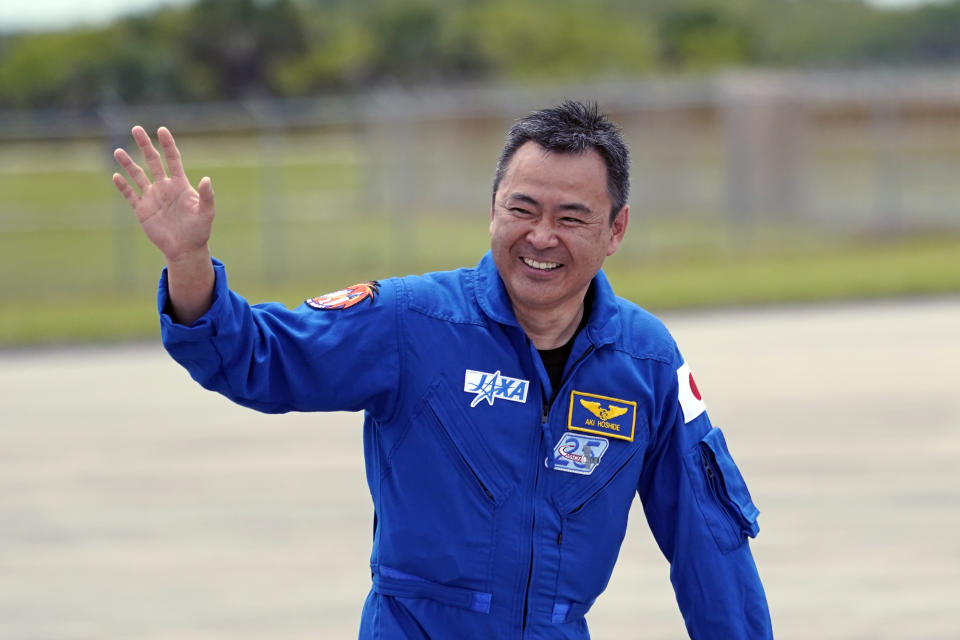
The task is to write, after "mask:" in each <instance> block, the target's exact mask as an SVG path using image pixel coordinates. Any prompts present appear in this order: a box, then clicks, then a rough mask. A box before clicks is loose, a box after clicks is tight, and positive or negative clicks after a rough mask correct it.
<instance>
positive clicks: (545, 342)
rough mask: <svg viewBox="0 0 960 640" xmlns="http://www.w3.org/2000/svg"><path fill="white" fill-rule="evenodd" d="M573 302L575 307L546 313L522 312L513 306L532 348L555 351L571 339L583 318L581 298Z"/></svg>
mask: <svg viewBox="0 0 960 640" xmlns="http://www.w3.org/2000/svg"><path fill="white" fill-rule="evenodd" d="M575 302H576V306H572V305H571V307H570V308H560V309H551V310H549V311H546V312H538V311H535V310H534V311H531V310H523V309H519V308H517V307H516V306H514V309H513V313H514V315H515V316H516V318H517V322H519V323H520V326H521V327H523V330H524V331H525V332H526V334H527V337H528V338H530V340H531V341H532V342H533V346H535V347H536V348H537V349H539V350H541V351H543V350H544V349H556V348H557V347H562V346H563V345H565V344H566V343H567V341H569V340H570V338H572V337H573V335H574V334H575V333H576V332H577V327H578V326H579V325H580V320H581V319H582V318H583V297H582V296H581V297H580V298H579V299H578V300H576V301H575Z"/></svg>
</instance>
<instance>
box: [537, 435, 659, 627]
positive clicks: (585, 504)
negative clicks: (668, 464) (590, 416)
mask: <svg viewBox="0 0 960 640" xmlns="http://www.w3.org/2000/svg"><path fill="white" fill-rule="evenodd" d="M645 431H646V430H645V429H640V428H639V425H638V429H637V434H638V437H637V438H636V439H635V441H634V442H625V441H622V440H611V441H610V444H609V449H608V450H607V451H606V453H605V454H604V456H603V458H602V459H601V461H600V463H599V464H598V465H597V467H596V469H594V471H593V473H592V474H590V475H589V476H586V475H577V474H573V473H567V472H563V471H559V470H556V469H553V470H550V471H548V473H550V474H551V481H552V483H553V484H554V487H555V489H554V492H553V502H554V506H555V508H556V509H557V511H558V514H559V516H560V533H559V536H558V538H557V544H558V545H559V547H560V559H559V567H558V581H557V602H558V603H562V604H561V605H559V606H560V607H561V609H562V611H563V612H564V615H563V616H560V617H562V618H566V617H567V615H568V612H567V609H566V607H570V608H571V609H570V610H571V611H572V610H578V611H580V615H582V612H585V611H586V609H588V608H589V606H590V605H591V604H592V603H593V600H594V598H596V597H597V595H599V593H600V592H601V591H603V589H604V588H605V587H606V584H607V580H608V578H609V576H610V572H611V571H612V570H613V565H614V563H615V562H616V559H617V555H618V553H619V550H620V544H621V543H622V542H623V536H624V532H625V531H626V526H627V514H628V513H629V511H630V505H631V504H632V503H633V499H634V496H635V495H636V490H637V480H638V478H639V476H640V467H641V465H642V461H643V453H642V451H643V449H644V443H643V442H642V441H639V440H641V439H642V438H641V437H639V436H640V434H641V433H644V432H645ZM578 607H579V609H578ZM555 613H557V612H555ZM558 615H559V614H558Z"/></svg>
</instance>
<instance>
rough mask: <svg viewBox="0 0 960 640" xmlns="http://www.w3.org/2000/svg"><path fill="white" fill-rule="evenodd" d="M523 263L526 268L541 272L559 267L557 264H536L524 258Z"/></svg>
mask: <svg viewBox="0 0 960 640" xmlns="http://www.w3.org/2000/svg"><path fill="white" fill-rule="evenodd" d="M523 262H524V264H526V265H527V266H528V267H533V268H534V269H542V270H548V269H556V268H557V267H559V266H560V263H559V262H537V261H536V260H531V259H530V258H524V259H523Z"/></svg>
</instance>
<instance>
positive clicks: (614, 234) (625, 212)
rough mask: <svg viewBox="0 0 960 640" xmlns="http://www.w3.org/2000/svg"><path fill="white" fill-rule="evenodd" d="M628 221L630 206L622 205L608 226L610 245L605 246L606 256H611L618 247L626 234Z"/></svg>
mask: <svg viewBox="0 0 960 640" xmlns="http://www.w3.org/2000/svg"><path fill="white" fill-rule="evenodd" d="M629 221H630V205H628V204H625V205H623V209H620V212H619V213H617V216H616V217H615V218H614V219H613V224H611V225H610V231H611V234H610V244H609V245H607V255H608V256H612V255H613V254H614V253H615V252H616V251H617V249H618V248H619V247H620V242H621V241H622V240H623V236H624V234H625V233H626V232H627V223H628V222H629Z"/></svg>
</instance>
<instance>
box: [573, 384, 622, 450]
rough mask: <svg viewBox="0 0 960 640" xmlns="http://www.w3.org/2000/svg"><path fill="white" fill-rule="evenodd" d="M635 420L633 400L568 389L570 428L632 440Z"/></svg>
mask: <svg viewBox="0 0 960 640" xmlns="http://www.w3.org/2000/svg"><path fill="white" fill-rule="evenodd" d="M636 424H637V403H636V402H632V401H630V400H620V399H619V398H608V397H607V396H598V395H596V394H594V393H584V392H583V391H571V392H570V417H569V421H568V424H567V428H569V429H572V430H574V431H586V432H587V433H596V434H599V435H604V436H610V437H611V438H619V439H621V440H627V441H629V442H633V430H634V428H635V427H636Z"/></svg>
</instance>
